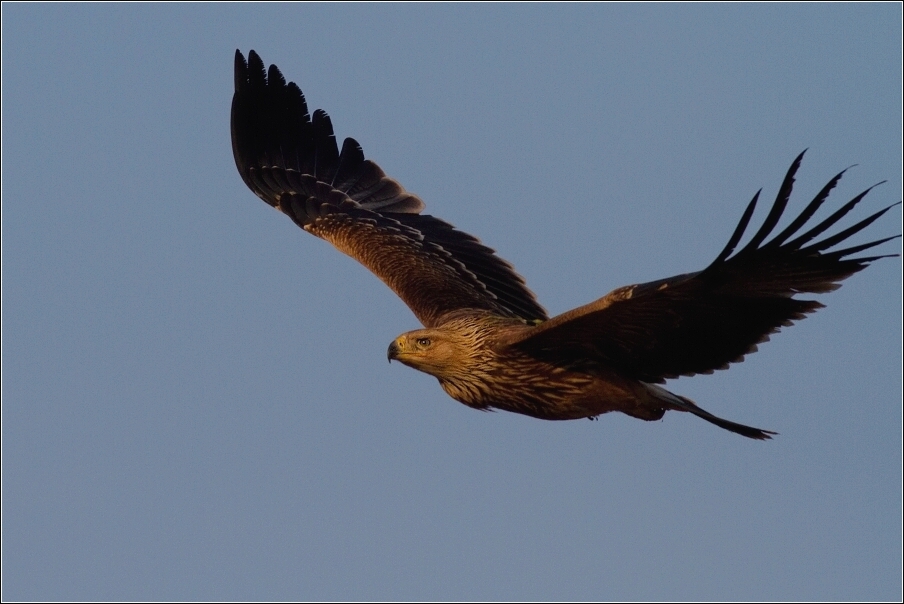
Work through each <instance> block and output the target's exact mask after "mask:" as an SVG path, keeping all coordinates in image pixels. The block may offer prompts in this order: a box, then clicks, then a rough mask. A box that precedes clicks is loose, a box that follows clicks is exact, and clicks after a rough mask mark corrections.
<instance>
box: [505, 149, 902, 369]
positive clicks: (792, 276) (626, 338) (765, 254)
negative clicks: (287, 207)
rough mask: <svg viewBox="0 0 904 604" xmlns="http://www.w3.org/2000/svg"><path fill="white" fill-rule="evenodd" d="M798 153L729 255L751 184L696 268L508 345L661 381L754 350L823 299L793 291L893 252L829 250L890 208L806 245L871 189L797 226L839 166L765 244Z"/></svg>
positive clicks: (835, 282) (608, 299) (823, 284)
mask: <svg viewBox="0 0 904 604" xmlns="http://www.w3.org/2000/svg"><path fill="white" fill-rule="evenodd" d="M803 155H804V154H803V153H801V154H800V155H799V156H798V157H797V159H795V160H794V163H793V164H792V165H791V168H790V169H789V170H788V174H787V175H786V176H785V180H784V182H783V183H782V186H781V189H780V190H779V193H778V196H777V197H776V200H775V203H774V204H773V205H772V209H771V211H770V212H769V214H768V216H767V217H766V220H765V221H764V223H763V225H762V226H761V227H760V229H759V230H758V231H757V232H756V234H755V235H754V236H753V238H752V239H751V240H750V242H749V243H747V245H746V246H745V247H744V248H743V249H741V250H740V251H739V252H737V253H736V254H734V255H732V253H733V252H734V250H735V248H736V246H737V245H738V242H739V241H740V239H741V237H742V235H743V234H744V230H745V229H746V228H747V225H748V223H749V222H750V218H751V216H752V214H753V210H754V208H755V206H756V202H757V199H758V197H759V192H758V193H757V194H756V195H755V196H754V198H753V200H752V201H751V202H750V204H749V205H748V206H747V210H746V211H745V212H744V215H743V217H742V218H741V221H740V224H738V226H737V228H736V229H735V232H734V234H733V235H732V236H731V239H730V240H729V242H728V245H726V246H725V249H724V250H723V251H722V253H721V254H719V256H718V257H717V258H716V260H715V261H714V262H713V263H712V264H710V265H709V266H708V267H707V268H706V269H704V270H703V271H700V272H698V273H690V274H685V275H677V276H675V277H671V278H668V279H663V280H661V281H653V282H651V283H644V284H640V285H629V286H627V287H622V288H619V289H616V290H614V291H612V292H610V293H609V294H607V295H606V296H605V297H603V298H600V299H599V300H597V301H595V302H591V303H590V304H587V305H586V306H582V307H580V308H576V309H574V310H572V311H570V312H567V313H564V314H562V315H559V316H557V317H554V318H552V319H550V320H549V321H547V322H545V323H543V324H541V325H540V326H538V327H536V328H534V329H531V330H529V331H527V332H523V333H522V334H521V335H520V336H518V337H517V339H516V340H514V341H512V342H511V343H510V344H511V345H512V346H516V347H518V348H520V349H523V350H526V351H529V352H531V353H532V354H536V355H538V356H541V357H545V358H548V359H551V360H575V359H585V360H586V359H590V360H592V361H597V362H600V363H603V364H605V365H607V366H609V367H612V368H615V369H617V370H619V371H621V372H623V373H624V374H625V375H630V376H633V377H635V378H637V379H639V380H642V381H645V382H659V383H661V382H663V381H664V380H665V379H666V378H675V377H678V376H681V375H693V374H697V373H712V372H713V370H715V369H726V368H727V367H728V364H729V363H733V362H737V361H741V360H743V357H744V355H745V354H748V353H751V352H754V351H756V349H757V348H756V345H757V343H759V342H764V341H766V340H768V339H769V334H771V333H775V332H777V331H778V330H779V328H780V327H782V326H786V325H791V324H792V322H793V321H796V320H798V319H803V318H804V316H805V315H806V314H807V313H811V312H813V311H815V310H816V309H818V308H821V307H822V306H823V305H822V304H820V303H819V302H816V301H813V300H798V299H795V298H794V297H793V296H794V295H795V294H798V293H804V292H809V293H823V292H828V291H832V290H835V289H838V288H839V287H840V285H839V282H840V281H842V280H844V279H846V278H847V277H850V276H851V275H852V274H854V273H856V272H858V271H860V270H862V269H863V268H865V267H866V266H867V265H868V264H869V263H870V262H872V261H874V260H877V259H879V258H886V257H889V256H896V255H897V254H887V255H880V256H865V257H859V258H849V256H852V255H854V254H857V253H859V252H862V251H863V250H866V249H869V248H872V247H874V246H876V245H879V244H881V243H884V242H886V241H889V240H890V239H895V238H896V237H899V236H900V235H898V236H895V237H887V238H885V239H879V240H877V241H872V242H870V243H866V244H862V245H856V246H853V247H848V248H845V249H840V250H830V248H833V247H834V246H836V245H838V244H839V243H841V242H842V241H844V240H846V239H847V238H848V237H850V236H851V235H853V234H855V233H857V232H859V231H861V230H862V229H864V228H866V227H867V226H869V225H870V224H871V223H872V222H873V221H875V220H876V219H878V218H879V217H880V216H882V215H883V214H884V213H885V212H887V211H888V210H889V208H891V207H892V206H889V207H887V208H885V209H883V210H880V211H878V212H876V213H875V214H873V215H871V216H869V217H867V218H865V219H863V220H861V221H860V222H858V223H857V224H855V225H853V226H851V227H849V228H847V229H845V230H843V231H841V232H840V233H838V234H836V235H833V236H831V237H826V238H825V239H822V240H821V241H816V242H815V243H811V242H812V241H813V240H814V239H816V238H817V237H819V236H820V235H821V234H822V233H823V232H824V231H826V230H827V229H828V228H830V227H831V226H832V225H834V224H835V223H836V222H838V221H839V220H840V219H841V218H842V217H843V216H844V215H845V214H847V213H848V212H849V211H850V210H851V209H852V208H853V207H854V206H855V205H857V203H859V202H860V200H861V199H863V197H864V196H865V195H866V194H867V193H868V192H869V190H870V189H867V190H866V191H864V192H863V193H861V194H859V195H857V196H856V197H854V198H853V199H852V200H851V201H849V202H848V203H846V204H845V205H844V206H842V207H841V208H840V209H839V210H838V211H836V212H835V213H834V214H832V215H831V216H829V217H828V218H826V219H825V220H823V221H822V222H820V223H819V224H817V225H815V226H813V227H812V228H810V229H809V230H808V231H806V232H805V233H802V234H798V233H799V231H800V230H801V229H802V228H803V227H804V225H805V224H806V223H807V221H808V220H809V219H810V218H811V217H812V216H813V214H814V213H815V212H816V210H817V209H818V208H819V207H820V206H821V205H822V204H823V202H824V201H825V200H826V198H827V197H828V195H829V192H830V191H831V190H832V189H833V188H834V187H835V185H836V184H837V183H838V181H839V180H840V178H841V176H842V174H844V172H842V173H840V174H838V175H837V176H835V177H834V178H833V179H832V180H830V181H829V183H828V184H827V185H826V186H825V187H823V189H822V190H821V191H820V192H819V194H818V195H816V197H815V198H814V199H813V201H811V202H810V203H809V205H807V207H806V208H804V210H803V212H801V214H800V215H799V216H798V217H797V218H795V219H794V220H793V221H792V222H791V224H790V225H788V227H787V228H785V229H784V230H782V231H781V232H780V233H779V234H778V235H776V236H775V237H773V238H772V239H771V240H770V241H768V242H766V238H767V237H768V236H769V235H770V233H772V231H773V229H775V226H776V224H777V223H778V221H779V219H780V218H781V215H782V213H783V212H784V210H785V207H786V205H787V203H788V198H789V197H790V195H791V188H792V185H793V184H794V174H795V173H796V172H797V169H798V167H799V166H800V162H801V159H802V158H803ZM894 205H898V204H894Z"/></svg>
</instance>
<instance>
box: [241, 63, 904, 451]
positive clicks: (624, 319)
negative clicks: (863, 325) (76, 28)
mask: <svg viewBox="0 0 904 604" xmlns="http://www.w3.org/2000/svg"><path fill="white" fill-rule="evenodd" d="M231 130H232V150H233V154H234V156H235V164H236V167H237V168H238V171H239V174H240V175H241V177H242V180H244V181H245V184H246V185H248V187H249V188H250V189H251V190H252V191H253V192H254V193H255V194H256V195H257V196H258V197H260V198H261V199H262V200H264V201H265V202H267V203H268V204H269V205H271V206H273V207H274V208H276V209H277V210H279V211H280V212H282V213H283V214H285V215H286V216H288V217H289V218H291V219H292V221H293V222H295V224H297V225H298V226H299V227H301V228H302V229H304V230H305V231H307V232H308V233H311V234H312V235H316V236H317V237H320V238H322V239H325V240H326V241H328V242H330V243H331V244H333V246H335V247H336V248H338V249H339V251H341V252H344V253H345V254H347V255H349V256H351V257H352V258H354V259H355V260H357V261H358V262H360V263H361V264H363V265H364V266H366V267H367V268H368V269H370V270H371V271H372V272H373V273H374V274H375V275H376V276H377V277H379V278H380V279H381V280H382V281H383V282H384V283H385V284H386V285H388V286H389V287H390V288H391V289H392V290H393V291H394V292H395V293H396V294H397V295H398V296H399V297H400V298H401V299H402V300H403V301H404V302H405V304H406V305H407V306H408V307H409V308H410V309H411V311H412V312H413V313H414V315H415V316H416V317H417V318H418V320H419V321H420V322H421V324H422V325H423V329H417V330H414V331H409V332H407V333H404V334H402V335H400V336H398V337H397V338H395V340H393V341H392V343H391V344H390V345H389V350H388V352H387V355H388V358H389V360H390V362H391V361H393V360H397V361H400V362H401V363H403V364H405V365H407V366H409V367H412V368H414V369H417V370H419V371H423V372H425V373H428V374H430V375H432V376H434V377H435V378H436V379H437V380H438V381H439V383H440V386H441V387H442V388H443V390H445V391H446V393H448V394H449V396H451V397H452V398H454V399H455V400H457V401H459V402H461V403H464V404H465V405H467V406H469V407H473V408H475V409H481V410H494V409H499V410H504V411H511V412H514V413H521V414H524V415H528V416H531V417H535V418H539V419H546V420H567V419H579V418H590V419H595V418H597V416H599V415H601V414H604V413H609V412H611V411H619V412H621V413H625V414H627V415H630V416H631V417H636V418H639V419H643V420H648V421H649V420H658V419H660V418H662V416H663V415H664V414H665V412H666V411H684V412H687V413H692V414H694V415H696V416H697V417H700V418H702V419H704V420H706V421H708V422H710V423H712V424H715V425H717V426H719V427H721V428H724V429H726V430H730V431H731V432H735V433H737V434H741V435H743V436H746V437H749V438H753V439H759V440H763V439H769V438H771V436H772V435H774V434H776V433H775V432H771V431H769V430H761V429H759V428H753V427H750V426H745V425H742V424H739V423H735V422H732V421H728V420H726V419H722V418H720V417H717V416H715V415H713V414H711V413H709V412H707V411H705V410H703V409H702V408H700V407H699V406H697V404H696V403H694V402H693V401H692V400H690V399H689V398H686V397H684V396H680V395H678V394H674V393H672V392H670V391H669V390H667V389H666V388H664V387H663V386H662V384H664V383H665V381H666V380H667V379H672V378H677V377H679V376H691V375H695V374H711V373H712V372H713V371H714V370H716V369H727V368H728V366H729V365H730V364H731V363H736V362H740V361H742V360H743V359H744V356H745V355H747V354H750V353H752V352H755V351H756V350H757V344H759V343H761V342H764V341H766V340H768V339H769V336H770V334H772V333H776V332H777V331H779V329H780V328H781V327H784V326H788V325H791V324H792V323H793V322H794V321H797V320H800V319H803V318H804V317H805V316H806V315H807V314H808V313H812V312H814V311H815V310H817V309H819V308H821V307H822V306H823V305H822V304H820V303H819V302H817V301H815V300H806V299H798V298H797V297H795V296H796V295H797V294H804V293H811V294H820V293H824V292H829V291H832V290H835V289H837V288H838V287H840V285H839V283H840V282H841V281H843V280H844V279H846V278H848V277H850V276H851V275H853V274H854V273H856V272H858V271H860V270H862V269H864V268H865V267H866V266H868V265H869V264H870V263H871V262H873V261H875V260H878V259H880V258H887V257H892V256H897V254H884V255H866V256H862V255H860V256H857V257H852V256H855V255H857V254H859V253H861V252H863V251H865V250H868V249H870V248H873V247H875V246H877V245H880V244H882V243H885V242H887V241H889V240H891V239H895V238H897V237H900V235H895V236H892V237H886V238H884V239H878V240H875V241H871V242H869V243H864V244H860V245H853V246H850V247H844V248H842V249H836V247H837V246H838V245H839V244H841V243H842V242H845V241H846V240H847V239H848V238H849V237H851V236H852V235H854V234H855V233H858V232H860V231H861V230H863V229H865V228H866V227H867V226H869V225H870V224H871V223H873V222H874V221H876V220H877V219H878V218H879V217H880V216H882V215H883V214H885V213H886V212H887V211H888V210H889V209H890V208H892V207H894V206H895V205H898V204H892V205H890V206H888V207H886V208H884V209H882V210H879V211H878V212H876V213H874V214H872V215H870V216H867V217H866V218H864V219H862V220H860V221H859V222H857V223H856V224H854V225H852V226H849V227H847V228H845V229H843V230H841V231H840V232H838V233H836V234H834V235H831V236H825V237H822V235H823V233H824V232H825V231H826V230H827V229H829V228H830V227H832V226H833V225H835V224H836V223H837V222H838V221H840V220H841V219H842V218H843V217H844V216H845V215H847V214H848V213H849V212H850V211H851V210H852V209H853V208H854V207H855V206H856V205H857V204H858V203H859V202H860V201H861V200H862V199H863V198H864V196H866V194H867V193H868V192H869V191H870V189H871V188H872V187H870V189H867V190H865V191H863V192H862V193H860V194H859V195H857V196H856V197H854V198H853V199H851V200H850V201H849V202H847V203H846V204H844V205H843V206H841V207H840V208H839V209H838V210H836V211H835V212H834V213H832V214H831V215H830V216H828V217H826V218H824V219H822V220H821V221H820V222H818V223H816V224H812V225H808V223H809V222H810V219H811V218H812V217H813V215H814V214H815V213H816V211H817V210H818V209H819V208H820V207H821V206H822V205H823V203H824V202H825V201H826V199H827V198H828V196H829V193H830V192H831V190H832V189H833V188H834V187H835V185H836V184H837V183H838V181H839V180H840V179H841V177H842V175H843V174H844V171H842V172H841V173H839V174H837V175H836V176H834V177H833V178H832V179H831V180H830V181H829V182H828V184H826V185H825V186H824V187H823V188H822V190H820V191H819V193H817V195H816V197H814V198H813V200H812V201H811V202H810V203H809V204H807V206H806V207H804V209H803V211H801V212H800V214H799V215H798V216H797V217H796V218H794V219H793V220H792V221H791V222H790V224H789V225H788V226H787V227H785V228H784V229H783V230H781V231H780V232H778V233H777V234H773V231H775V230H776V225H777V224H778V222H779V219H780V218H781V217H782V214H783V213H784V211H785V208H786V206H787V204H788V201H789V198H790V195H791V189H792V186H793V184H794V176H795V174H796V173H797V170H798V168H799V167H800V164H801V160H802V159H803V155H804V154H803V153H801V154H800V155H799V156H798V157H797V158H796V159H795V160H794V161H793V163H792V164H791V167H790V169H789V170H788V172H787V174H786V175H785V178H784V181H783V182H782V184H781V187H780V189H779V191H778V195H777V197H776V198H775V201H774V202H773V204H772V207H771V209H770V210H769V212H768V214H767V216H766V218H765V220H764V221H763V223H762V225H761V226H760V227H759V229H758V230H756V232H755V233H754V234H753V236H752V237H751V238H750V239H749V241H747V243H746V244H745V245H744V246H743V247H740V249H738V248H739V243H740V241H741V239H742V236H743V235H744V232H745V230H746V229H747V226H748V224H749V223H750V220H751V217H752V215H753V212H754V208H755V207H756V204H757V200H758V199H759V192H757V194H756V195H754V197H753V199H752V200H751V201H750V203H749V204H748V205H747V208H746V210H745V211H744V213H743V214H742V216H741V220H740V222H739V224H738V226H737V228H735V230H734V232H733V233H732V235H731V237H730V238H729V240H728V243H727V244H726V245H725V248H724V249H723V250H722V251H721V252H720V253H719V254H718V256H716V259H715V260H713V261H712V263H710V264H709V266H707V267H706V268H704V269H703V270H701V271H697V272H694V273H686V274H682V275H676V276H674V277H669V278H667V279H661V280H659V281H653V282H650V283H641V284H636V285H628V286H625V287H620V288H618V289H615V290H613V291H612V292H610V293H608V294H606V295H605V296H603V297H602V298H600V299H598V300H596V301H594V302H591V303H589V304H586V305H584V306H580V307H578V308H575V309H574V310H570V311H568V312H566V313H563V314H561V315H558V316H556V317H552V318H550V317H549V316H548V315H547V314H546V311H545V310H544V309H543V307H542V306H540V304H539V303H538V302H537V300H536V298H535V297H534V294H533V293H532V292H531V291H530V290H529V289H528V288H527V286H526V284H525V282H524V280H523V279H522V278H521V277H520V276H519V275H518V274H517V273H516V272H515V270H514V268H513V267H512V265H511V264H509V263H508V262H506V261H505V260H503V259H502V258H500V257H499V256H497V255H496V253H495V251H494V250H492V249H490V248H489V247H487V246H485V245H483V244H482V243H481V242H480V241H479V240H478V239H477V238H476V237H473V236H472V235H469V234H467V233H465V232H462V231H460V230H458V229H456V228H455V227H454V226H452V225H451V224H449V223H447V222H444V221H443V220H440V219H438V218H435V217H433V216H430V215H427V214H422V213H421V211H422V210H423V209H424V207H425V206H424V202H423V201H421V199H419V198H418V197H417V196H416V195H414V194H412V193H409V192H408V191H406V190H405V189H404V188H403V187H402V185H400V184H399V183H398V182H397V181H395V180H393V179H392V178H389V177H388V176H386V174H385V173H384V172H383V170H382V169H380V167H379V166H377V164H375V163H374V162H372V161H370V160H368V159H365V157H364V153H363V151H362V149H361V146H360V145H359V144H358V143H357V141H355V140H354V139H352V138H346V139H345V141H344V142H343V144H342V149H341V150H340V149H339V147H338V145H337V143H336V137H335V136H334V134H333V126H332V122H331V121H330V118H329V116H328V115H327V114H326V112H324V111H323V110H320V109H318V110H316V111H314V112H313V114H311V113H309V111H308V106H307V103H306V101H305V97H304V95H303V94H302V92H301V90H300V89H299V87H298V86H297V85H296V84H295V83H291V82H290V83H288V84H287V83H286V79H285V78H284V77H283V75H282V73H281V72H280V71H279V69H278V68H277V67H276V66H275V65H271V66H270V68H269V69H266V68H265V66H264V63H263V61H262V60H261V58H260V57H259V56H258V54H257V53H256V52H254V51H253V50H252V51H251V52H250V53H249V55H248V60H247V61H246V60H245V57H244V56H243V55H242V53H241V51H239V50H237V51H236V53H235V94H234V96H233V99H232V116H231ZM899 203H900V202H899Z"/></svg>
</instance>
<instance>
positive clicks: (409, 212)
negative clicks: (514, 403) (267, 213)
mask: <svg viewBox="0 0 904 604" xmlns="http://www.w3.org/2000/svg"><path fill="white" fill-rule="evenodd" d="M232 150H233V154H234V156H235V163H236V167H237V168H238V170H239V174H241V175H242V179H243V180H244V181H245V184H247V185H248V186H249V187H250V188H251V190H252V191H254V192H255V193H256V194H257V195H258V197H260V198H261V199H263V200H264V201H266V202H267V203H268V204H270V205H271V206H273V207H275V208H278V209H279V210H281V211H282V212H284V213H285V214H287V215H288V216H289V217H290V218H291V219H292V220H293V221H295V223H296V224H297V225H298V226H300V227H301V228H303V229H304V230H306V231H308V232H310V233H313V234H314V235H317V236H318V237H321V238H323V239H326V240H327V241H329V242H330V243H332V244H333V245H335V246H336V247H337V248H339V249H340V250H341V251H343V252H345V253H346V254H348V255H349V256H351V257H352V258H354V259H356V260H358V261H359V262H361V263H362V264H363V265H364V266H366V267H367V268H369V269H370V270H371V271H373V272H374V273H375V274H376V275H377V276H378V277H379V278H380V279H382V280H383V281H384V282H385V283H386V284H387V285H389V287H391V288H392V290H393V291H395V292H396V294H398V296H399V297H400V298H402V300H403V301H404V302H405V304H407V305H408V306H409V308H411V310H412V311H413V312H414V314H415V315H416V316H417V318H418V319H420V321H421V323H423V324H424V325H425V326H426V327H432V326H435V325H438V324H439V322H440V319H441V318H442V317H443V315H445V314H447V313H449V312H451V311H454V310H458V309H461V308H475V309H483V310H489V311H492V312H494V313H498V314H499V315H502V316H506V317H513V318H514V317H517V318H521V319H525V320H527V321H533V320H543V319H546V318H547V315H546V311H544V310H543V307H542V306H540V305H539V304H538V303H537V301H536V299H535V298H534V295H533V293H531V291H530V290H529V289H527V286H526V285H525V284H524V280H523V279H522V278H521V277H520V276H518V275H517V274H516V273H515V271H514V269H513V268H512V266H511V265H510V264H508V263H507V262H506V261H505V260H503V259H501V258H499V256H497V255H496V254H495V253H494V252H493V250H491V249H490V248H488V247H486V246H484V245H482V244H481V243H480V242H479V241H478V240H477V239H476V238H475V237H472V236H471V235H468V234H467V233H463V232H461V231H458V230H456V229H455V228H454V227H453V226H452V225H450V224H448V223H446V222H443V221H442V220H439V219H438V218H434V217H433V216H427V215H422V214H420V213H419V212H420V211H421V210H422V209H423V208H424V203H423V202H422V201H421V200H420V199H418V198H417V197H416V196H415V195H412V194H411V193H408V192H407V191H405V189H403V188H402V186H401V185H400V184H399V183H398V182H396V181H395V180H393V179H391V178H389V177H387V176H386V175H385V174H384V173H383V171H382V170H381V169H380V167H379V166H377V165H376V164H375V163H373V162H372V161H370V160H366V159H364V153H363V152H362V150H361V147H360V145H358V143H357V142H356V141H355V140H354V139H351V138H347V139H345V142H344V143H343V144H342V152H341V153H340V152H339V150H338V148H337V145H336V137H335V136H334V135H333V126H332V124H331V123H330V118H329V116H327V114H326V113H325V112H324V111H322V110H320V109H318V110H317V111H315V112H314V115H313V116H311V115H309V113H308V108H307V104H306V103H305V99H304V95H303V94H302V93H301V90H299V88H298V86H296V85H295V84H294V83H289V84H286V80H285V78H283V76H282V74H281V73H280V72H279V69H277V68H276V66H275V65H271V66H270V69H269V71H268V72H267V71H265V70H264V64H263V62H262V61H261V59H260V57H259V56H258V55H257V53H255V52H254V51H253V50H252V51H251V52H250V53H249V55H248V62H247V63H246V62H245V58H244V57H243V56H242V53H241V52H239V51H236V53H235V95H234V96H233V99H232Z"/></svg>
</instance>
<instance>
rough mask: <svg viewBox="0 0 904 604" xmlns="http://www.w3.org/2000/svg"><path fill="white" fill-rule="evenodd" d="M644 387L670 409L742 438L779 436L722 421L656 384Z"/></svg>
mask: <svg viewBox="0 0 904 604" xmlns="http://www.w3.org/2000/svg"><path fill="white" fill-rule="evenodd" d="M644 385H645V386H646V387H647V390H648V391H649V392H650V394H652V395H653V397H654V398H656V400H658V401H660V402H662V403H665V405H666V406H667V408H668V409H672V410H674V411H687V412H688V413H693V414H694V415H696V416H697V417H699V418H701V419H705V420H706V421H708V422H709V423H711V424H715V425H717V426H719V427H720V428H724V429H725V430H728V431H730V432H734V433H735V434H740V435H741V436H746V437H747V438H754V439H756V440H768V439H770V438H772V436H773V435H774V434H778V432H771V431H769V430H761V429H759V428H754V427H752V426H745V425H744V424H738V423H735V422H731V421H728V420H727V419H722V418H721V417H716V416H715V415H713V414H712V413H710V412H709V411H706V410H704V409H701V408H700V407H698V406H697V404H696V403H695V402H694V401H692V400H691V399H689V398H686V397H683V396H679V395H677V394H675V393H674V392H669V391H668V390H666V389H665V388H663V387H661V386H657V385H655V384H644Z"/></svg>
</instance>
